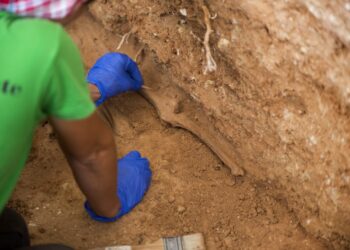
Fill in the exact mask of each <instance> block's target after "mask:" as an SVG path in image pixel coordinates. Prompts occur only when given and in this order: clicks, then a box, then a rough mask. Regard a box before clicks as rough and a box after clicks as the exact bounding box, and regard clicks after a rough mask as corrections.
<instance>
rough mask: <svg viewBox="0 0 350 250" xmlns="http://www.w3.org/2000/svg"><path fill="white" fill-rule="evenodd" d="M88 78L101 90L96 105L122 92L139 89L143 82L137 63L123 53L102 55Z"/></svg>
mask: <svg viewBox="0 0 350 250" xmlns="http://www.w3.org/2000/svg"><path fill="white" fill-rule="evenodd" d="M86 80H87V81H88V82H89V83H91V84H94V85H96V87H97V88H98V89H99V91H100V94H101V97H100V98H99V99H98V100H97V101H96V105H100V104H102V103H103V102H104V101H105V100H106V99H107V98H109V97H112V96H115V95H118V94H120V93H123V92H126V91H129V90H134V91H136V90H139V89H140V88H141V86H142V84H143V79H142V75H141V73H140V70H139V69H138V67H137V64H136V63H135V62H134V61H133V60H132V59H131V58H130V57H128V56H127V55H124V54H121V53H107V54H105V55H103V56H102V57H100V58H99V59H98V60H97V61H96V63H95V65H94V66H93V67H92V68H91V69H90V71H89V73H88V75H87V78H86Z"/></svg>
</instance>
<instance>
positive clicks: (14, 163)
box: [0, 5, 151, 249]
mask: <svg viewBox="0 0 350 250" xmlns="http://www.w3.org/2000/svg"><path fill="white" fill-rule="evenodd" d="M0 7H1V5H0ZM142 84H143V79H142V76H141V73H140V71H139V69H138V67H137V65H136V63H135V62H134V61H133V60H132V59H130V58H129V57H128V56H127V55H124V54H120V53H107V54H106V55H104V56H102V57H101V58H100V59H98V60H97V62H96V63H95V65H94V66H93V67H92V68H91V69H90V71H89V73H88V75H87V77H86V80H85V76H84V69H83V64H82V60H81V57H80V55H79V51H78V49H77V48H76V46H75V45H74V43H73V42H72V40H71V39H70V37H69V36H68V35H67V33H66V32H65V31H64V29H63V28H62V26H61V25H59V24H57V23H54V22H51V21H49V20H44V19H39V18H30V17H19V16H18V15H15V14H11V13H10V12H8V11H1V8H0V213H1V215H0V249H17V248H20V247H29V237H28V233H27V229H26V227H25V226H24V225H23V219H21V218H20V217H18V215H17V214H16V213H15V212H14V211H13V210H10V209H8V208H6V207H5V205H6V203H7V201H8V200H9V198H10V196H11V193H12V191H13V189H14V187H15V185H16V182H17V180H18V178H19V176H20V173H21V171H22V169H23V167H24V165H25V162H26V159H27V157H28V154H29V152H30V148H31V143H32V138H33V134H34V131H35V128H36V126H37V125H38V123H39V122H41V121H43V120H44V119H48V120H49V122H50V123H51V125H52V126H53V128H54V130H55V133H56V134H57V135H58V139H59V143H60V146H61V148H62V150H63V152H64V153H65V155H66V158H67V160H68V162H69V164H70V166H71V168H72V171H73V174H74V177H75V179H76V181H77V183H78V186H79V187H80V189H81V190H82V192H83V193H84V195H85V196H86V199H87V201H86V202H85V204H84V207H85V210H86V211H87V213H88V214H89V215H90V217H91V218H92V219H95V220H97V221H101V222H112V221H115V220H117V219H118V218H120V217H121V216H123V215H125V214H126V213H128V212H129V211H130V210H132V209H133V208H134V207H135V206H136V205H137V204H138V203H139V202H140V201H141V200H142V198H143V196H144V195H145V193H146V191H147V189H148V187H149V185H150V181H151V170H150V168H149V162H148V160H147V159H146V158H143V157H141V154H140V153H139V152H137V151H131V152H130V153H129V154H127V155H126V156H124V157H123V158H122V159H119V160H117V158H116V148H115V144H114V139H113V134H112V131H111V129H110V128H109V127H108V126H107V124H106V123H105V122H104V121H103V119H102V118H101V116H100V115H99V114H98V112H97V110H96V107H95V105H100V104H102V103H103V102H104V101H105V100H106V99H108V98H110V97H112V96H115V95H118V94H120V93H123V92H126V91H130V90H133V91H136V90H139V89H140V88H141V86H142ZM93 101H95V103H94V102H93ZM117 163H118V164H117ZM117 165H118V167H117ZM43 171H44V170H43ZM1 211H2V212H1ZM18 225H21V226H20V228H21V229H20V230H19V229H18ZM21 249H22V248H21ZM26 249H27V248H26ZM28 249H32V248H28ZM33 249H39V248H38V247H36V248H33ZM40 249H67V248H64V247H63V246H54V245H51V246H42V248H40Z"/></svg>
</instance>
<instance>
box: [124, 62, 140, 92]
mask: <svg viewBox="0 0 350 250" xmlns="http://www.w3.org/2000/svg"><path fill="white" fill-rule="evenodd" d="M126 71H127V72H128V73H129V75H130V77H131V78H132V79H134V80H135V85H134V86H135V87H136V88H137V89H139V88H141V86H142V84H143V78H142V75H141V72H140V70H139V67H138V66H137V64H136V62H134V61H133V60H132V59H131V58H130V57H128V62H127V64H126Z"/></svg>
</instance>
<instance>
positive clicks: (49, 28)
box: [12, 18, 65, 46]
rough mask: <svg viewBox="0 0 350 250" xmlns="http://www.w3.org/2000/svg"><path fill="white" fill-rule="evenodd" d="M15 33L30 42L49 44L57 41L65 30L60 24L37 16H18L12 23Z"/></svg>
mask: <svg viewBox="0 0 350 250" xmlns="http://www.w3.org/2000/svg"><path fill="white" fill-rule="evenodd" d="M12 29H13V31H15V32H16V35H17V36H19V37H21V38H22V39H25V40H24V41H28V42H31V43H35V42H37V43H40V44H47V43H49V44H51V46H53V45H55V44H56V43H59V41H60V40H59V38H60V36H61V34H62V33H63V32H65V31H64V30H63V28H62V26H61V25H59V24H57V23H54V22H51V21H48V20H45V19H38V18H20V19H17V20H16V21H15V22H14V23H13V27H12Z"/></svg>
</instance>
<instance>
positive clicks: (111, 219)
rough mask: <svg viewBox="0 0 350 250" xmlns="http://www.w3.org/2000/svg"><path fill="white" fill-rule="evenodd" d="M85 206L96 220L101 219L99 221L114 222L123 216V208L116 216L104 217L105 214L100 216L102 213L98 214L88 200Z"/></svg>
mask: <svg viewBox="0 0 350 250" xmlns="http://www.w3.org/2000/svg"><path fill="white" fill-rule="evenodd" d="M84 208H85V211H86V212H87V213H88V215H89V216H90V217H91V218H92V219H94V220H96V221H99V222H114V221H116V220H117V219H119V218H120V217H121V216H122V210H120V211H119V212H118V213H117V215H116V216H114V217H104V216H100V215H97V214H96V213H95V212H94V211H93V210H92V209H91V207H90V205H89V203H88V202H87V201H85V203H84Z"/></svg>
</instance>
